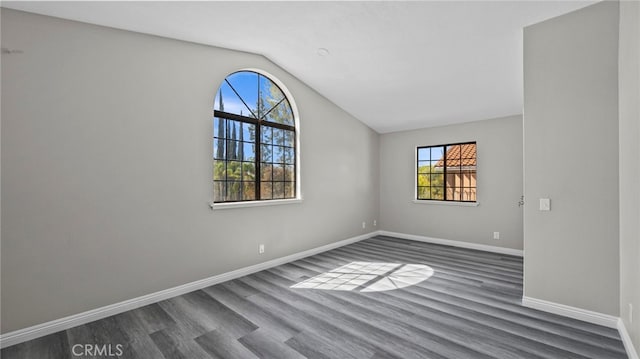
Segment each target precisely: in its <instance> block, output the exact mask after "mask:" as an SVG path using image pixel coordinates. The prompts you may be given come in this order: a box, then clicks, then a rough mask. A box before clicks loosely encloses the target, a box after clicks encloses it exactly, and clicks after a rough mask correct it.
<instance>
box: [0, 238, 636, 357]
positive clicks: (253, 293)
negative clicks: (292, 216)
mask: <svg viewBox="0 0 640 359" xmlns="http://www.w3.org/2000/svg"><path fill="white" fill-rule="evenodd" d="M521 297H522V258H518V257H513V256H508V255H501V254H495V253H487V252H482V251H475V250H467V249H461V248H454V247H448V246H442V245H435V244H427V243H420V242H413V241H407V240H402V239H395V238H390V237H375V238H371V239H368V240H365V241H361V242H358V243H355V244H351V245H348V246H345V247H341V248H338V249H334V250H332V251H329V252H325V253H322V254H318V255H315V256H312V257H308V258H305V259H302V260H298V261H295V262H292V263H288V264H285V265H281V266H278V267H275V268H272V269H269V270H265V271H262V272H258V273H255V274H252V275H249V276H245V277H242V278H238V279H235V280H232V281H229V282H225V283H222V284H218V285H215V286H211V287H208V288H205V289H203V290H198V291H195V292H191V293H188V294H185V295H182V296H179V297H176V298H172V299H169V300H165V301H162V302H159V303H156V304H152V305H149V306H146V307H143V308H139V309H136V310H132V311H129V312H125V313H122V314H119V315H115V316H112V317H109V318H105V319H102V320H98V321H95V322H92V323H89V324H85V325H81V326H78V327H75V328H71V329H69V330H66V331H62V332H58V333H55V334H51V335H48V336H46V337H42V338H39V339H35V340H32V341H29V342H26V343H21V344H17V345H14V346H12V347H8V348H5V349H3V350H2V352H1V354H2V358H3V359H13V358H56V359H57V358H86V357H92V356H74V354H73V353H72V350H73V349H74V345H77V344H95V345H109V344H111V346H112V348H111V350H112V354H118V352H117V350H116V349H118V348H119V349H121V351H122V355H121V356H120V357H121V358H153V359H159V358H187V359H198V358H278V359H284V358H305V357H306V358H341V359H342V358H455V359H461V358H473V359H482V358H562V359H568V358H597V359H604V358H626V357H627V356H626V354H625V351H624V347H623V344H622V342H621V340H620V337H619V335H618V332H617V331H616V330H614V329H610V328H605V327H601V326H597V325H592V324H589V323H585V322H581V321H578V320H573V319H568V318H565V317H560V316H556V315H553V314H549V313H545V312H540V311H536V310H533V309H529V308H524V307H522V305H521V304H520V301H521ZM118 344H119V345H121V347H116V345H118ZM82 349H83V347H78V346H76V347H75V351H76V353H77V352H80V351H81V350H82ZM96 357H99V358H102V357H107V356H106V355H105V356H96Z"/></svg>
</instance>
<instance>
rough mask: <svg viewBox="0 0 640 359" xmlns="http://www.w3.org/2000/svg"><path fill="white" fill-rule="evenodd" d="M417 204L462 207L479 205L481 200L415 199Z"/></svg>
mask: <svg viewBox="0 0 640 359" xmlns="http://www.w3.org/2000/svg"><path fill="white" fill-rule="evenodd" d="M412 202H413V203H416V204H435V205H442V206H461V207H478V206H479V205H480V202H454V201H430V200H428V199H414V200H412Z"/></svg>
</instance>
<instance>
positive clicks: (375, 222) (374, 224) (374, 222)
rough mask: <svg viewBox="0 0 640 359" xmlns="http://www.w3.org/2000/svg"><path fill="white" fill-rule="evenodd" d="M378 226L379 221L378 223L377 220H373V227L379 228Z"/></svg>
mask: <svg viewBox="0 0 640 359" xmlns="http://www.w3.org/2000/svg"><path fill="white" fill-rule="evenodd" d="M377 225H378V221H376V220H375V219H374V220H373V226H374V227H375V226H377Z"/></svg>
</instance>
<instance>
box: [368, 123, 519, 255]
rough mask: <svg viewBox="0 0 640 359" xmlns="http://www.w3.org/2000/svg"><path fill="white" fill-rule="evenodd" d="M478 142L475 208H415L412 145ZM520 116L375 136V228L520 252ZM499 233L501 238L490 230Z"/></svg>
mask: <svg viewBox="0 0 640 359" xmlns="http://www.w3.org/2000/svg"><path fill="white" fill-rule="evenodd" d="M465 141H477V157H478V175H477V176H478V177H477V178H478V202H480V205H479V206H478V207H460V206H452V205H442V204H416V203H413V202H412V199H414V196H415V188H414V186H415V167H416V164H415V151H416V147H417V146H428V145H440V144H446V143H453V142H465ZM521 195H522V117H521V116H519V115H518V116H511V117H505V118H499V119H492V120H485V121H477V122H471V123H465V124H460V125H451V126H442V127H432V128H426V129H422V130H414V131H405V132H396V133H389V134H384V135H381V136H380V227H381V229H383V230H387V231H392V232H399V233H405V234H413V235H420V236H427V237H433V238H442V239H450V240H456V241H464V242H471V243H477V244H485V245H492V246H500V247H506V248H514V249H522V210H521V208H519V207H518V204H517V203H518V200H519V199H520V196H521ZM494 231H496V232H498V231H499V232H500V240H494V239H493V232H494Z"/></svg>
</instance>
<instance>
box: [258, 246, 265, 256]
mask: <svg viewBox="0 0 640 359" xmlns="http://www.w3.org/2000/svg"><path fill="white" fill-rule="evenodd" d="M258 253H259V254H263V253H264V244H261V245H259V246H258Z"/></svg>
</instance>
